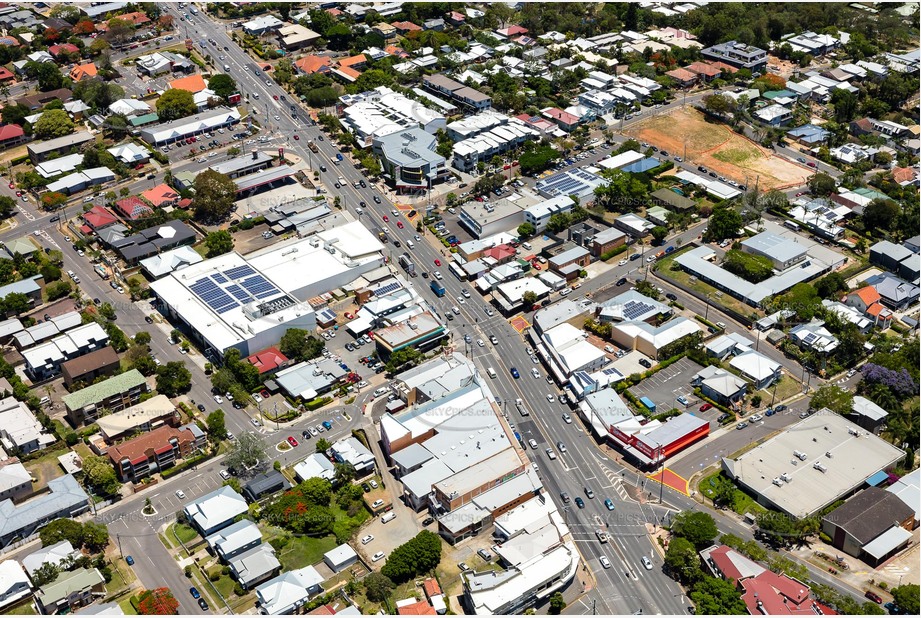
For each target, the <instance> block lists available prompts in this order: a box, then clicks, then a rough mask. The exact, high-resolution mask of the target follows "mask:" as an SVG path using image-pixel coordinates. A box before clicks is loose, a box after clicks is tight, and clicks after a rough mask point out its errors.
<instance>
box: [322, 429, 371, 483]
mask: <svg viewBox="0 0 921 618" xmlns="http://www.w3.org/2000/svg"><path fill="white" fill-rule="evenodd" d="M329 452H330V453H331V454H332V458H333V460H334V461H335V462H336V463H348V464H352V467H353V468H354V469H355V475H356V476H357V477H358V478H361V477H363V476H366V475H368V474H371V473H372V472H374V467H375V464H376V461H375V459H374V453H372V452H371V451H369V450H368V449H367V447H365V445H364V444H362V443H361V442H360V441H359V440H358V438H355V437H354V436H348V437H346V438H341V439H339V440H336V441H335V442H334V443H333V445H332V446H331V447H330V448H329Z"/></svg>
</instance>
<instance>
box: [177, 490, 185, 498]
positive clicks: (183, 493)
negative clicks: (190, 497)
mask: <svg viewBox="0 0 921 618" xmlns="http://www.w3.org/2000/svg"><path fill="white" fill-rule="evenodd" d="M176 497H177V498H179V499H180V500H185V492H184V491H182V490H181V489H177V490H176Z"/></svg>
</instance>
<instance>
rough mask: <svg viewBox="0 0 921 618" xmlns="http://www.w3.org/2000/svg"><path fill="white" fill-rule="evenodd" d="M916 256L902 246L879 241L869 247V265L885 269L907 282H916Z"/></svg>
mask: <svg viewBox="0 0 921 618" xmlns="http://www.w3.org/2000/svg"><path fill="white" fill-rule="evenodd" d="M917 261H918V254H917V253H914V252H913V251H911V250H909V249H907V248H906V247H904V246H902V245H897V244H895V243H892V242H889V241H888V240H881V241H879V242H878V243H876V244H874V245H873V246H872V247H870V263H871V264H876V265H877V266H880V267H882V268H885V269H886V270H888V271H889V272H891V273H893V274H894V275H897V276H899V277H901V278H902V279H905V280H907V281H916V280H917V279H918V273H917V269H918V266H917V264H916V263H917Z"/></svg>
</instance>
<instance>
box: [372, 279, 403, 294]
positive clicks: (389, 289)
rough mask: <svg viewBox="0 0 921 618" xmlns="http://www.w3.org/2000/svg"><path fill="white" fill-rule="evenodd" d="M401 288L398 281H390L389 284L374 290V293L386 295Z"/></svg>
mask: <svg viewBox="0 0 921 618" xmlns="http://www.w3.org/2000/svg"><path fill="white" fill-rule="evenodd" d="M399 289H400V284H399V283H396V282H393V283H388V284H387V285H385V286H382V287H379V288H378V289H376V290H374V295H375V296H386V295H387V294H390V293H391V292H394V291H396V290H399Z"/></svg>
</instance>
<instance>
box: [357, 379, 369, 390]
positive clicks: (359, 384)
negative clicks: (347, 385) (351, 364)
mask: <svg viewBox="0 0 921 618" xmlns="http://www.w3.org/2000/svg"><path fill="white" fill-rule="evenodd" d="M366 386H368V383H367V382H366V381H364V380H362V381H361V382H359V383H358V388H365V387H366Z"/></svg>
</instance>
